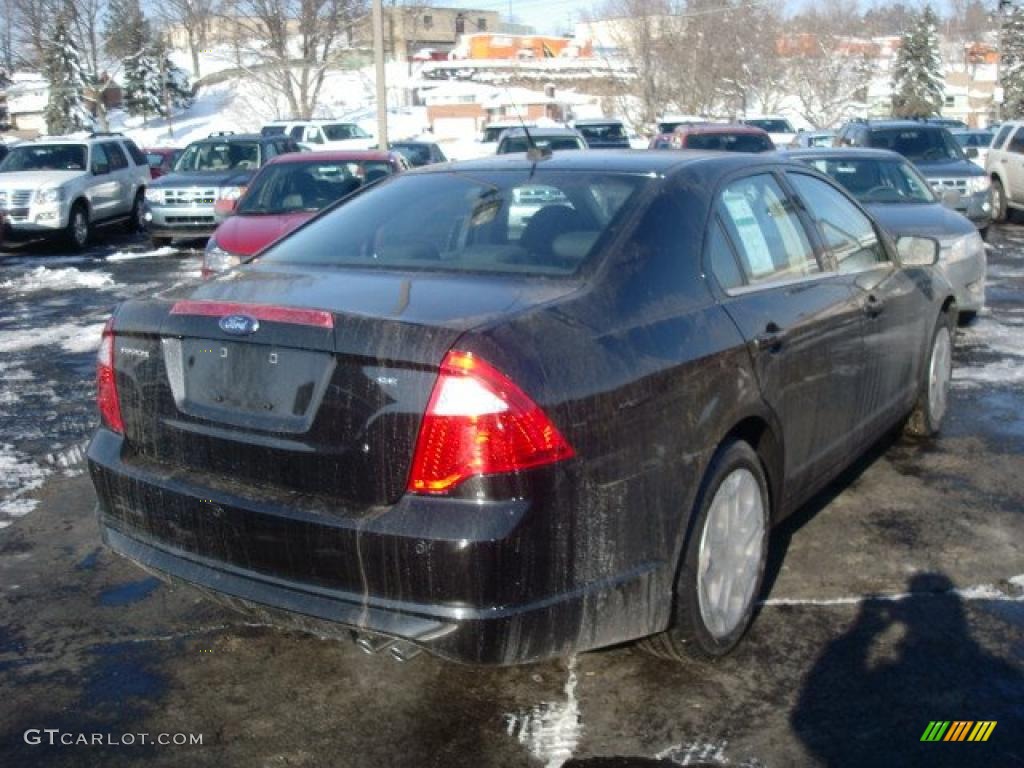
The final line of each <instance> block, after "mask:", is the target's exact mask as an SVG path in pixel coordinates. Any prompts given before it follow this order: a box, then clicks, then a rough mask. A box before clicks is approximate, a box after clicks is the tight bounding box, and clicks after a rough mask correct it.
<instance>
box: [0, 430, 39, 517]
mask: <svg viewBox="0 0 1024 768" xmlns="http://www.w3.org/2000/svg"><path fill="white" fill-rule="evenodd" d="M49 474H50V473H49V471H48V470H47V469H45V468H44V467H41V466H39V465H38V464H36V463H34V462H32V461H29V460H27V459H26V457H25V456H23V455H22V454H21V453H19V452H18V451H16V450H15V449H14V446H13V445H11V444H10V443H0V491H4V492H5V493H4V497H3V498H2V499H0V528H6V527H7V526H8V525H10V524H11V522H12V519H13V518H16V517H23V516H25V515H27V514H28V513H29V512H31V511H32V510H33V509H35V507H36V505H37V504H38V503H39V502H38V501H36V500H35V499H26V498H24V496H25V495H26V494H28V493H30V492H32V491H34V490H36V489H37V488H39V487H40V486H42V484H43V481H44V480H45V479H46V476H47V475H49Z"/></svg>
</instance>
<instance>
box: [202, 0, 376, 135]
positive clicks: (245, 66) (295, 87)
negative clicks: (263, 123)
mask: <svg viewBox="0 0 1024 768" xmlns="http://www.w3.org/2000/svg"><path fill="white" fill-rule="evenodd" d="M221 13H222V14H223V15H225V17H226V20H227V21H228V22H229V23H231V24H233V25H234V35H235V39H234V49H235V60H236V64H237V66H238V68H239V69H241V70H243V71H244V72H246V74H248V75H249V76H250V77H251V78H253V79H254V80H256V81H257V82H259V83H262V84H263V85H266V86H269V87H271V88H272V89H273V90H275V91H277V92H278V93H280V94H281V95H282V96H284V98H285V100H286V101H287V103H288V108H289V109H290V110H291V112H292V114H294V115H296V116H299V117H303V118H308V117H310V116H311V115H312V114H313V111H314V110H315V109H316V106H317V104H318V102H319V99H320V91H321V89H322V88H323V84H324V78H325V77H326V75H327V71H328V70H329V69H330V68H331V67H332V66H333V65H334V64H336V62H337V59H338V54H339V51H340V49H341V48H343V47H344V46H345V44H346V43H347V41H348V39H349V37H350V35H351V27H352V25H353V24H354V23H355V22H356V21H357V20H359V19H361V18H364V17H365V16H366V2H365V0H228V2H226V3H225V7H224V9H222V11H221Z"/></svg>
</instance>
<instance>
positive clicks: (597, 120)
mask: <svg viewBox="0 0 1024 768" xmlns="http://www.w3.org/2000/svg"><path fill="white" fill-rule="evenodd" d="M612 123H616V124H618V125H622V121H621V120H619V118H617V117H585V118H583V119H581V120H573V121H572V124H573V125H611V124H612Z"/></svg>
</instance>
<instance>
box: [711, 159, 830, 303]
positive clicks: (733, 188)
mask: <svg viewBox="0 0 1024 768" xmlns="http://www.w3.org/2000/svg"><path fill="white" fill-rule="evenodd" d="M717 212H718V215H719V217H720V218H721V220H722V223H723V224H724V225H725V228H726V231H727V232H728V235H729V238H730V240H732V242H733V243H735V245H736V249H737V251H738V252H739V257H740V265H741V266H742V268H743V272H744V277H745V279H746V282H747V283H750V284H751V285H759V284H763V283H771V282H779V281H786V280H793V279H797V278H801V277H805V276H807V275H812V274H815V273H817V272H820V271H821V268H820V266H819V264H818V261H817V259H816V258H815V255H814V250H813V249H812V247H811V243H810V241H809V240H808V239H807V233H806V232H804V228H803V225H802V224H801V223H800V219H799V217H798V216H797V214H796V211H795V210H794V209H793V203H792V201H791V200H790V199H789V198H788V197H787V196H786V194H785V193H784V192H783V191H782V188H781V187H780V186H779V184H778V182H776V180H775V178H774V177H773V176H771V175H770V174H767V173H764V174H759V175H757V176H748V177H747V178H744V179H740V180H738V181H734V182H732V183H731V184H729V185H728V186H727V187H726V188H725V189H724V190H723V191H722V193H721V194H720V195H719V197H718V201H717Z"/></svg>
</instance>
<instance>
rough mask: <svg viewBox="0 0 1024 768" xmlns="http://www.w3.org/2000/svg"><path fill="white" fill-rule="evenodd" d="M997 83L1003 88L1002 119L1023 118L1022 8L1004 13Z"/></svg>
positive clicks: (1017, 7) (1023, 19)
mask: <svg viewBox="0 0 1024 768" xmlns="http://www.w3.org/2000/svg"><path fill="white" fill-rule="evenodd" d="M1000 55H1001V57H1002V60H1001V61H1000V68H999V81H1000V85H1002V86H1003V111H1002V112H1003V117H1005V118H1007V119H1011V120H1012V119H1015V118H1017V119H1019V118H1022V117H1024V8H1022V7H1021V6H1019V5H1016V6H1011V7H1010V8H1009V10H1008V11H1005V16H1004V18H1003V31H1002V50H1001V51H1000Z"/></svg>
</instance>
